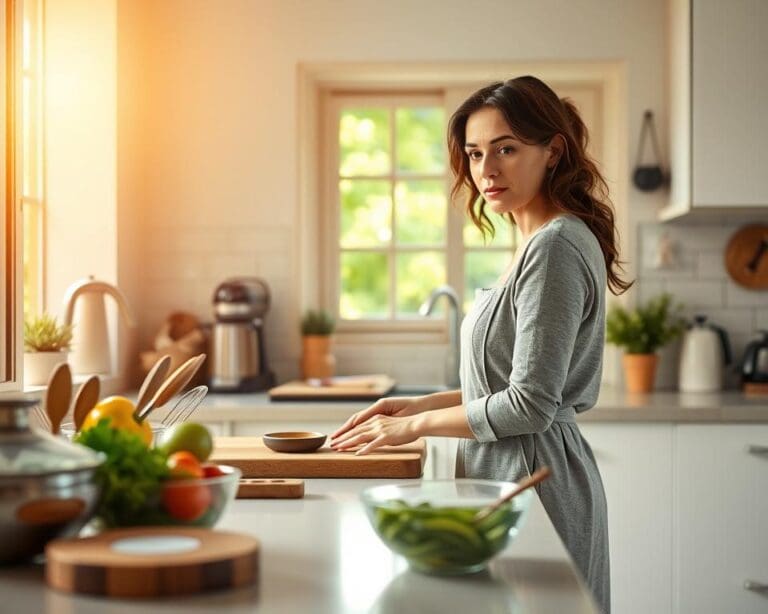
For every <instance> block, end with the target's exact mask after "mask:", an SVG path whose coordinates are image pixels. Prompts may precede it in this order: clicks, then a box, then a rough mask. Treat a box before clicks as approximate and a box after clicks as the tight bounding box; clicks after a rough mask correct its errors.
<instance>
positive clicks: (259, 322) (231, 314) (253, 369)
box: [210, 277, 275, 392]
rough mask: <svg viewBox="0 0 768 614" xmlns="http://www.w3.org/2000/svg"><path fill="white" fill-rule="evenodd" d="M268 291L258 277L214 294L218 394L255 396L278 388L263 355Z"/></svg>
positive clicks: (228, 283)
mask: <svg viewBox="0 0 768 614" xmlns="http://www.w3.org/2000/svg"><path fill="white" fill-rule="evenodd" d="M268 310H269V288H268V287H267V284H266V283H264V282H263V281H262V280H261V279H257V278H255V277H233V278H230V279H227V280H225V281H224V282H223V283H221V284H219V285H218V287H217V288H216V291H215V292H214V294H213V313H214V316H215V320H214V323H213V334H212V347H211V354H212V360H211V365H212V366H211V378H210V388H211V390H214V391H216V392H255V391H257V390H266V389H268V388H271V387H272V386H274V384H275V375H274V373H272V371H270V370H269V367H268V366H267V359H266V354H265V352H264V320H263V318H264V315H265V314H266V313H267V311H268Z"/></svg>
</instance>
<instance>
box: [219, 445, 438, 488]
mask: <svg viewBox="0 0 768 614" xmlns="http://www.w3.org/2000/svg"><path fill="white" fill-rule="evenodd" d="M426 457H427V446H426V444H425V443H424V440H422V439H419V440H418V441H415V442H413V443H409V444H406V445H404V446H396V447H387V448H382V449H381V450H378V451H376V452H373V453H371V454H366V455H364V456H355V453H354V452H336V451H335V450H332V449H331V448H329V447H325V446H324V447H322V448H320V449H319V450H317V451H315V452H305V453H287V452H275V451H273V450H270V449H269V448H267V447H266V446H265V445H264V443H263V442H262V441H261V437H216V438H215V440H214V446H213V455H212V456H211V458H210V462H213V463H219V464H223V465H232V466H233V467H237V468H238V469H240V471H242V472H243V477H244V478H419V477H421V474H422V471H423V470H424V461H425V460H426Z"/></svg>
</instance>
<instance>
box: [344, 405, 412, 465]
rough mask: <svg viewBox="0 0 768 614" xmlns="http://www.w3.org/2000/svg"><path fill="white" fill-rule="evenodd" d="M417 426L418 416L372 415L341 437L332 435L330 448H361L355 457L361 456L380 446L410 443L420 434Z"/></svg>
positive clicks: (345, 449)
mask: <svg viewBox="0 0 768 614" xmlns="http://www.w3.org/2000/svg"><path fill="white" fill-rule="evenodd" d="M370 409H372V408H370ZM366 411H367V410H366ZM360 413H361V414H363V413H365V412H360ZM353 417H354V416H353ZM417 424H418V415H413V416H408V415H400V416H391V415H390V416H387V415H383V414H378V415H373V416H371V417H369V418H368V419H367V420H366V421H365V422H363V423H361V424H357V425H356V426H353V427H352V428H351V429H349V430H347V431H345V432H344V433H343V434H342V435H338V436H337V435H336V433H334V435H333V437H334V439H333V440H332V441H331V448H333V449H334V450H336V451H339V452H345V451H347V450H352V449H355V448H359V447H360V446H363V447H362V448H360V449H359V450H358V451H357V452H355V454H356V455H363V454H368V453H369V452H371V451H372V450H375V449H376V448H379V447H381V446H399V445H402V444H405V443H410V442H412V441H416V440H417V439H418V438H419V435H420V433H419V429H418V426H417ZM337 432H338V431H337Z"/></svg>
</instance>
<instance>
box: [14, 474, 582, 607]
mask: <svg viewBox="0 0 768 614" xmlns="http://www.w3.org/2000/svg"><path fill="white" fill-rule="evenodd" d="M396 482H398V481H396V480H307V481H306V494H305V497H304V499H293V500H238V501H235V502H234V504H233V506H232V508H231V509H230V511H229V512H228V513H227V514H226V515H225V517H224V518H223V520H222V522H221V523H220V524H219V526H218V527H217V528H218V529H221V530H232V531H239V532H244V533H249V534H252V535H254V536H256V537H257V538H258V539H259V540H261V544H262V549H261V554H260V557H261V559H260V568H261V572H260V573H261V577H260V579H259V582H258V585H257V586H255V587H252V588H249V589H242V590H237V591H228V592H219V593H209V594H205V595H198V596H188V597H184V598H179V597H174V598H169V599H164V600H153V601H125V600H107V599H104V598H95V597H83V596H75V595H69V594H65V593H59V592H57V591H54V590H51V589H48V588H47V587H46V586H45V584H44V583H43V569H42V566H20V567H12V568H0V594H2V595H3V608H2V609H3V611H5V609H6V608H7V609H8V611H12V612H35V613H36V614H37V613H40V614H66V613H70V612H72V613H74V612H77V614H110V613H114V614H117V613H118V612H119V613H120V614H133V613H136V614H138V613H140V612H142V613H143V612H147V611H149V610H151V611H153V612H158V613H160V614H163V613H168V614H170V613H179V614H181V613H184V614H189V613H190V612H194V613H195V614H205V613H208V612H211V613H213V612H215V613H217V614H224V613H229V612H232V613H240V612H242V613H245V612H249V613H250V612H280V613H282V614H290V613H293V612H297V613H298V612H301V613H303V612H312V613H317V614H322V613H329V614H331V613H333V614H343V613H352V612H375V613H381V614H384V613H393V614H394V613H397V614H400V613H403V612H470V611H475V612H516V613H520V614H523V613H529V612H530V613H534V612H536V613H546V612H552V613H556V612H557V613H559V612H569V613H572V614H579V613H585V614H586V613H592V612H595V611H596V610H595V608H594V605H593V602H592V599H591V597H590V595H589V592H588V590H587V589H586V588H585V587H584V585H583V584H582V582H581V580H580V579H579V578H578V576H577V574H576V572H575V571H574V568H573V566H572V564H571V561H570V558H569V557H568V554H567V553H566V551H565V549H564V547H563V545H562V543H561V542H560V540H559V538H558V537H557V534H556V533H555V530H554V528H553V527H552V525H551V523H550V521H549V518H548V517H547V514H546V512H545V511H544V509H543V507H542V506H541V503H540V502H539V500H538V498H537V497H534V498H533V500H532V501H533V504H532V507H531V510H530V513H529V515H528V517H527V520H526V523H525V525H524V526H523V528H522V530H521V532H520V535H519V536H518V538H517V540H516V541H514V542H513V543H512V544H511V545H510V546H508V548H507V549H506V550H505V551H504V552H502V553H501V554H500V555H499V556H497V557H496V558H495V559H494V560H493V562H492V564H491V566H490V569H489V570H488V571H486V572H482V573H480V574H475V575H472V576H465V577H454V578H441V577H434V576H426V575H422V574H418V573H415V572H412V571H410V570H408V568H407V564H406V563H405V561H404V560H403V559H402V558H400V557H398V556H396V555H394V554H393V553H392V552H391V551H390V550H388V549H387V548H386V547H385V546H384V545H383V544H382V543H381V542H380V541H379V539H378V537H377V536H376V534H375V533H374V532H373V529H372V528H371V526H370V524H369V522H368V519H367V518H366V516H365V511H364V509H363V507H362V505H361V503H360V502H359V500H358V494H359V492H360V490H361V489H362V488H364V487H367V486H371V485H376V484H378V483H396ZM400 482H406V483H407V482H408V481H407V480H405V481H403V480H401V481H400Z"/></svg>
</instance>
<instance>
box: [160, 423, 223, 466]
mask: <svg viewBox="0 0 768 614" xmlns="http://www.w3.org/2000/svg"><path fill="white" fill-rule="evenodd" d="M157 447H158V448H159V449H161V450H162V451H163V452H165V453H166V454H168V455H170V454H173V453H174V452H191V453H192V454H194V455H195V457H196V458H197V460H199V461H200V462H201V463H202V462H205V461H206V460H207V459H208V457H209V456H210V455H211V451H212V450H213V437H211V433H210V431H209V430H208V429H207V428H205V427H204V426H203V425H202V424H198V423H197V422H182V423H181V424H174V425H173V426H172V427H171V428H169V429H168V430H167V431H165V432H164V433H163V434H162V436H161V437H160V443H159V444H158V445H157Z"/></svg>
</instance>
